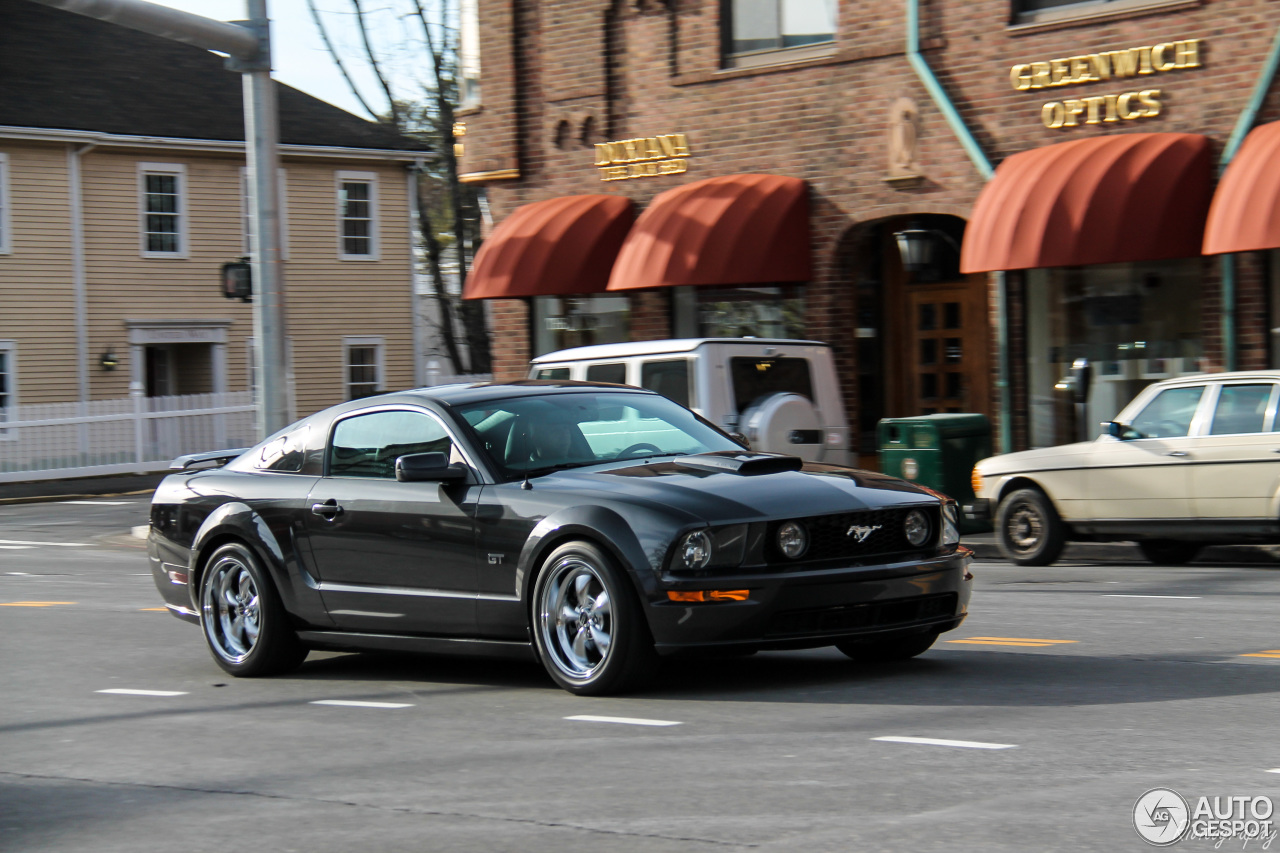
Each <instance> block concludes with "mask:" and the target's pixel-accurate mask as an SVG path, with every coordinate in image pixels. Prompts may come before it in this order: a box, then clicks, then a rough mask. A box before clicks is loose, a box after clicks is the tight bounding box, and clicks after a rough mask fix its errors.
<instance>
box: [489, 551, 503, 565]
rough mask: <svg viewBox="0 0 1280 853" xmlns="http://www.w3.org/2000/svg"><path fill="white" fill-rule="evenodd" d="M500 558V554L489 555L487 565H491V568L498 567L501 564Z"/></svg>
mask: <svg viewBox="0 0 1280 853" xmlns="http://www.w3.org/2000/svg"><path fill="white" fill-rule="evenodd" d="M502 557H503V555H502V554H490V555H489V565H491V566H499V565H501V564H502Z"/></svg>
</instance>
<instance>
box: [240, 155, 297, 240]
mask: <svg viewBox="0 0 1280 853" xmlns="http://www.w3.org/2000/svg"><path fill="white" fill-rule="evenodd" d="M278 176H279V180H278V181H277V187H276V196H277V198H278V199H279V201H280V260H282V261H287V260H289V179H288V174H287V173H286V172H285V170H284V169H283V168H281V169H280V171H279V173H278ZM249 246H250V243H249V169H248V167H246V166H241V167H240V254H241V255H243V256H244V257H246V258H252V257H253V252H252V251H250V249H249Z"/></svg>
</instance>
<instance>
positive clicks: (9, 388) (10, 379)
mask: <svg viewBox="0 0 1280 853" xmlns="http://www.w3.org/2000/svg"><path fill="white" fill-rule="evenodd" d="M17 356H18V351H17V345H16V344H15V343H13V342H12V341H0V424H3V423H4V422H5V421H14V420H17V419H18V415H17V409H18V405H17V404H18V382H17V378H18V376H17V374H18V365H17V363H16V361H17ZM16 436H17V430H7V429H0V439H6V438H15V437H16Z"/></svg>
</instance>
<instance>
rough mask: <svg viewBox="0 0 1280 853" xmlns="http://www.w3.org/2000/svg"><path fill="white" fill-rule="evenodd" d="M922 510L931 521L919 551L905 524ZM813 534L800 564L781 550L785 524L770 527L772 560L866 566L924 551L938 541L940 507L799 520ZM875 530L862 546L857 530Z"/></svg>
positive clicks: (768, 539) (770, 558) (775, 562)
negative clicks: (781, 531)
mask: <svg viewBox="0 0 1280 853" xmlns="http://www.w3.org/2000/svg"><path fill="white" fill-rule="evenodd" d="M913 509H920V510H922V511H923V512H924V514H925V515H926V516H927V517H928V518H929V525H930V533H929V538H928V540H927V541H926V543H925V544H924V545H923V546H920V547H915V546H912V545H911V544H910V543H909V542H907V536H906V533H904V532H903V522H904V521H905V520H906V517H907V513H909V512H911V511H912V510H913ZM795 520H796V521H799V522H800V523H801V524H803V525H804V526H805V528H806V529H807V530H808V531H809V548H808V550H807V551H805V553H804V555H803V556H802V557H800V559H799V560H791V559H789V558H788V557H786V556H785V555H783V553H782V551H781V549H779V548H778V536H777V532H778V527H780V526H781V525H782V524H783V523H784V522H777V523H775V524H771V525H769V533H768V538H767V540H766V542H767V546H766V547H767V549H768V560H769V562H771V563H774V564H786V563H791V562H808V561H812V560H837V559H846V560H847V559H852V560H855V561H858V562H862V561H864V560H866V559H869V558H879V557H884V556H887V555H889V554H899V553H902V552H905V551H923V550H926V549H928V548H930V547H931V546H932V545H933V544H934V543H936V542H937V541H938V509H937V507H906V508H903V509H873V510H864V511H862V512H843V513H840V514H839V515H815V516H812V517H810V518H799V519H795ZM855 527H861V528H866V529H871V531H872V532H871V533H870V534H869V535H868V536H867V538H866V539H865V540H863V541H861V542H859V541H858V537H857V535H856V534H855V532H853V528H855Z"/></svg>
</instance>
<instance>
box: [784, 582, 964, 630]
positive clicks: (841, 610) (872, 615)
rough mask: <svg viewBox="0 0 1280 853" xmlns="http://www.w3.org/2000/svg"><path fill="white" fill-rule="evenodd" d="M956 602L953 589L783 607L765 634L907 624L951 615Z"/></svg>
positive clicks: (954, 609)
mask: <svg viewBox="0 0 1280 853" xmlns="http://www.w3.org/2000/svg"><path fill="white" fill-rule="evenodd" d="M958 602H959V597H958V596H957V595H956V594H955V593H954V592H948V593H943V594H942V595H920V596H916V597H914V598H894V599H889V600H887V601H870V602H867V603H866V604H845V605H842V606H839V607H822V608H815V609H813V610H784V611H782V612H780V613H776V614H774V617H773V619H771V620H770V621H769V627H768V628H767V629H766V630H765V636H767V637H804V636H812V635H815V634H818V635H821V634H832V635H834V634H843V633H854V632H857V631H864V630H870V629H878V628H895V627H907V626H910V625H912V624H914V623H917V622H927V621H929V620H932V619H940V618H942V617H945V616H953V615H955V612H956V605H957V604H958Z"/></svg>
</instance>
